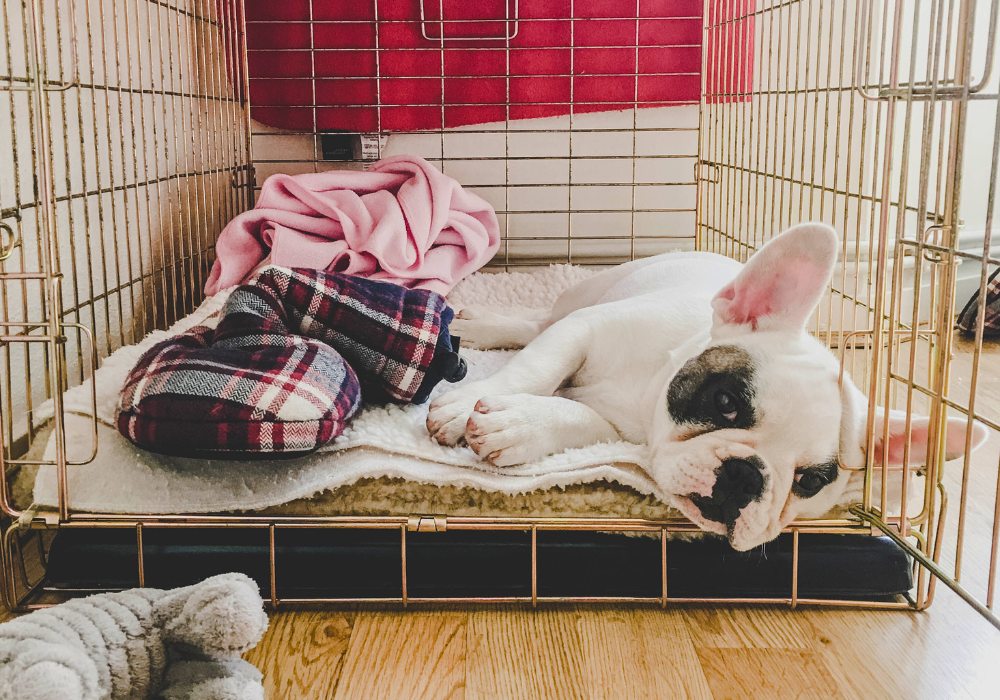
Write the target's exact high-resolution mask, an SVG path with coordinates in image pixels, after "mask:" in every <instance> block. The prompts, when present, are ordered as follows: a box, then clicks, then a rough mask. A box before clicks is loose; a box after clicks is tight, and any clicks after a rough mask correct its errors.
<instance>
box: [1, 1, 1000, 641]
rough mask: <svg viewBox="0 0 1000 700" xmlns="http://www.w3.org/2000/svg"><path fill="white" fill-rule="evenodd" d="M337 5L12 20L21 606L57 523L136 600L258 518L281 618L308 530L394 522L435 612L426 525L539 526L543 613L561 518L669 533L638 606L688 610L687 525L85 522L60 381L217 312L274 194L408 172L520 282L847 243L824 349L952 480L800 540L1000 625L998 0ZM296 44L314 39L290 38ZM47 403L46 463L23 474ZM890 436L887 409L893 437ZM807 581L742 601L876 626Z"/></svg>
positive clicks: (798, 526) (5, 426)
mask: <svg viewBox="0 0 1000 700" xmlns="http://www.w3.org/2000/svg"><path fill="white" fill-rule="evenodd" d="M332 5H341V4H337V3H333V4H329V3H315V2H311V1H309V0H301V1H289V2H284V3H264V2H255V1H253V0H245V1H241V0H216V1H213V0H128V1H127V2H114V1H113V0H90V1H87V0H75V1H74V2H67V3H59V5H58V7H57V4H56V3H55V2H54V0H23V1H22V0H5V2H4V3H3V9H2V14H0V26H2V33H3V36H4V39H5V51H4V52H2V53H0V114H3V115H4V123H3V125H0V138H3V139H4V142H3V143H2V144H0V259H2V270H0V304H2V306H3V316H4V319H3V331H2V332H3V335H2V336H0V364H2V368H3V371H2V372H0V416H2V430H0V439H2V441H3V444H2V445H0V460H2V461H0V467H2V469H3V474H4V475H5V476H6V477H7V478H4V479H0V506H2V508H3V510H4V512H5V513H6V514H7V515H8V517H9V518H11V519H12V521H11V524H10V525H9V526H8V527H7V528H6V530H5V533H4V537H3V548H2V554H3V561H2V564H3V572H4V580H5V585H4V587H3V590H4V597H5V600H6V602H7V603H8V604H9V605H11V606H16V605H28V606H30V605H31V604H32V600H33V596H32V594H33V592H34V591H35V590H36V589H37V588H38V586H40V585H42V584H43V583H44V570H43V569H44V567H43V568H42V570H40V572H38V573H35V572H32V571H29V567H28V566H27V565H26V564H25V560H26V558H27V557H26V552H27V551H28V549H29V547H28V544H29V542H31V541H34V542H35V543H37V544H41V543H42V540H43V538H42V537H40V535H44V534H45V533H46V532H47V531H50V530H54V529H55V530H58V529H61V528H128V529H131V530H134V532H135V537H136V543H137V575H138V581H139V583H140V584H143V583H145V582H146V580H145V570H144V558H143V557H144V554H143V552H144V550H143V536H144V533H145V532H148V530H149V529H155V528H201V527H207V528H214V527H244V528H254V529H257V530H259V531H260V532H261V533H262V536H265V537H267V539H268V542H269V543H270V557H269V562H268V569H269V575H270V579H271V583H272V586H271V602H272V603H273V604H275V605H278V604H281V603H290V602H321V601H315V600H309V601H295V600H285V599H281V598H280V597H279V596H278V594H277V592H276V591H277V589H276V587H275V585H274V582H275V581H276V579H277V578H278V577H279V576H280V565H279V563H278V562H276V558H275V545H274V543H275V538H276V537H280V533H281V531H282V530H284V529H290V528H318V529H324V528H326V529H330V528H372V529H384V530H396V531H398V532H399V541H400V558H401V562H400V565H401V575H402V582H403V583H402V588H401V591H400V595H399V596H398V597H394V598H392V601H393V602H398V603H402V604H408V603H414V602H419V601H418V600H417V599H414V598H413V597H412V596H410V595H408V590H407V583H406V571H407V564H406V552H407V549H406V537H407V533H408V532H426V531H436V530H441V529H444V528H447V529H450V530H463V529H464V530H520V531H525V532H528V533H530V536H531V542H532V548H531V552H532V558H531V568H530V571H526V572H525V575H526V576H529V577H530V581H531V584H532V586H531V590H532V595H531V596H530V597H525V598H524V599H523V600H524V602H530V603H538V602H539V601H544V600H547V599H546V598H545V597H544V596H539V595H538V591H537V556H538V551H537V546H536V542H537V533H538V532H539V531H545V530H553V529H555V530H589V531H617V532H621V531H627V532H643V533H646V534H651V535H653V536H656V537H659V538H660V541H661V543H662V544H661V563H662V570H663V572H664V575H663V580H662V590H661V592H660V595H658V596H656V597H655V598H649V599H642V600H644V601H647V602H653V603H657V604H663V605H666V604H670V603H673V602H683V601H684V600H688V601H690V600H692V599H679V598H677V597H675V596H672V595H671V594H670V590H669V586H668V582H667V577H666V574H665V572H666V561H667V557H668V551H669V538H670V535H672V534H674V533H689V532H693V531H695V530H696V528H694V526H693V525H692V524H690V523H687V522H684V521H681V520H670V521H662V522H659V521H656V522H653V521H641V520H622V519H615V520H611V519H600V518H576V519H569V518H511V517H505V516H503V515H502V514H497V515H487V514H484V515H483V516H482V517H475V518H470V517H449V516H448V514H439V515H435V516H422V515H419V514H414V515H413V516H410V517H395V516H393V517H388V516H387V517H347V516H338V517H333V516H331V517H313V518H306V517H291V516H288V517H277V516H273V517H263V516H246V517H242V516H223V515H220V516H200V515H188V516H158V515H153V514H147V515H139V516H117V515H113V514H107V513H81V512H73V511H71V509H70V508H69V507H68V494H67V493H66V489H67V483H66V473H67V472H66V470H67V469H72V468H73V466H74V461H76V462H84V461H87V459H86V455H84V456H83V459H76V453H75V452H74V453H73V455H72V457H73V458H72V459H71V455H70V453H69V450H68V446H67V445H66V444H65V438H64V432H63V419H64V412H63V407H62V403H61V395H62V392H63V391H64V390H65V389H66V388H68V387H69V386H72V385H75V384H78V383H80V382H81V381H82V380H84V379H85V378H87V377H88V376H90V374H91V373H92V372H93V371H94V369H95V368H96V367H97V366H98V364H99V362H100V361H101V359H103V358H104V357H106V356H107V355H108V354H109V353H110V352H112V351H113V350H114V349H116V348H118V347H120V346H122V345H125V344H128V343H132V342H134V341H136V340H138V339H139V338H141V337H142V336H143V335H145V333H146V332H147V331H149V330H151V329H153V328H161V327H164V326H166V325H168V324H169V323H171V322H173V321H174V320H176V319H177V318H179V317H181V316H183V315H184V314H186V313H188V312H189V311H191V310H192V309H193V307H194V305H195V304H196V303H197V301H198V300H199V298H200V289H201V287H202V286H203V283H204V281H205V277H206V275H207V270H208V267H209V265H210V263H211V261H212V255H213V243H214V238H215V236H216V234H217V232H218V231H219V230H220V229H221V227H222V225H223V224H224V223H225V221H227V220H228V219H229V218H230V217H231V216H233V215H234V214H235V213H237V212H238V211H241V210H243V209H245V208H246V207H248V206H250V205H252V202H253V200H254V195H255V192H256V190H257V186H258V185H259V183H260V182H261V181H262V180H263V178H264V177H266V176H267V175H268V174H271V173H273V172H292V173H294V172H312V171H318V170H323V169H328V168H363V167H365V164H366V163H367V162H369V161H371V160H374V159H375V158H378V157H380V156H382V155H385V154H392V153H398V152H408V153H415V154H417V155H422V156H424V157H426V158H428V159H429V160H431V162H433V163H435V164H436V165H437V166H439V167H440V168H441V169H442V170H443V171H444V172H445V173H448V174H450V175H453V176H455V177H456V178H458V179H460V180H461V181H463V183H464V184H466V186H467V187H469V189H472V190H473V191H475V192H478V193H479V194H481V195H482V196H484V197H485V198H486V199H487V200H488V201H490V202H491V203H492V204H493V205H494V206H495V207H496V209H497V213H498V215H499V216H500V219H501V223H502V229H503V245H502V248H501V251H500V253H499V254H498V256H497V258H496V259H495V260H494V261H493V263H492V265H493V266H495V267H504V268H507V269H511V268H517V267H521V266H533V265H539V264H548V263H551V262H576V263H583V264H596V265H605V264H611V263H616V262H621V261H624V260H628V259H632V258H634V257H638V256H643V255H649V254H653V253H658V252H662V251H665V250H673V249H691V248H695V247H697V248H698V249H701V250H711V251H717V252H721V253H724V254H726V255H729V256H732V257H735V258H738V259H741V260H742V259H745V258H746V257H747V256H748V255H749V254H750V253H751V252H752V251H753V250H754V249H755V248H756V247H758V246H759V245H760V244H761V243H763V242H764V241H765V240H767V238H768V237H769V236H771V235H773V234H774V233H776V232H777V231H779V230H781V229H782V228H783V227H785V226H787V225H789V224H792V223H795V222H797V221H800V220H806V219H822V220H824V221H828V222H830V223H832V224H833V225H834V226H835V227H836V228H837V229H838V231H840V232H841V234H842V237H843V243H842V249H841V262H840V265H839V267H838V269H837V272H836V275H835V279H834V283H833V286H832V289H831V291H830V294H829V297H828V299H827V300H826V301H825V302H824V303H823V304H822V307H821V310H820V313H819V314H818V316H817V318H816V320H815V326H814V329H815V332H816V333H817V335H819V336H820V337H822V338H824V339H825V340H826V341H827V342H828V343H829V344H830V346H831V348H833V349H835V350H836V351H837V352H839V353H841V356H842V358H843V368H844V372H845V373H849V374H850V375H851V376H852V377H853V378H854V380H855V381H856V382H857V383H858V384H859V386H861V387H863V388H864V389H866V390H867V392H868V395H869V402H870V407H873V406H875V405H889V406H893V407H895V408H898V409H901V410H904V411H907V412H912V411H920V412H923V413H927V414H929V415H931V416H932V417H933V418H934V420H932V427H931V435H930V437H929V440H930V444H932V445H934V446H936V449H934V450H931V457H930V459H929V460H928V463H927V464H926V465H911V466H908V467H906V468H905V469H903V470H902V471H901V472H899V473H892V474H890V473H889V472H887V471H884V472H883V473H882V474H881V477H882V478H881V484H883V488H882V489H881V490H880V491H878V492H873V491H872V489H871V485H872V483H873V481H874V476H875V474H874V469H873V468H872V467H871V466H869V467H868V470H867V478H866V485H867V487H866V489H865V490H864V493H863V494H860V495H859V503H858V504H857V506H856V507H855V508H853V509H852V512H851V516H850V517H845V518H843V519H833V520H823V521H811V522H799V523H794V524H793V525H792V526H790V528H789V530H790V531H791V533H792V536H793V538H794V546H795V552H796V553H797V551H798V543H799V541H800V538H801V537H807V536H809V535H810V534H812V533H818V532H823V533H829V532H834V533H856V534H859V535H864V534H871V533H873V532H879V533H881V532H884V533H886V534H888V535H889V536H890V537H892V538H893V539H895V540H897V542H899V543H900V544H901V545H902V546H904V547H905V548H906V549H907V551H908V552H909V553H910V554H912V556H913V557H914V560H915V566H916V569H917V574H918V575H917V579H916V580H917V585H916V586H915V589H914V591H913V597H912V599H911V600H900V601H898V602H896V603H889V604H887V605H888V606H890V607H913V608H919V609H922V608H925V607H927V606H928V605H930V603H931V601H932V600H933V597H934V591H935V585H936V581H938V580H941V581H943V582H944V583H945V584H947V585H948V586H950V587H952V588H954V589H955V590H956V591H958V592H959V594H960V595H962V596H963V597H964V598H966V600H968V601H969V602H970V604H972V605H974V606H975V607H977V609H979V610H980V611H981V612H983V613H984V614H986V615H988V616H989V617H990V618H991V620H992V621H993V622H994V623H995V624H1000V621H998V618H997V616H996V612H995V599H996V595H995V594H996V574H997V568H998V558H1000V557H998V532H1000V495H998V494H1000V492H998V489H1000V483H998V481H997V471H998V469H997V465H998V461H1000V455H998V450H1000V415H998V414H1000V410H998V408H1000V404H998V402H997V399H996V397H995V396H994V395H993V394H992V393H991V392H992V389H991V387H990V384H989V382H987V381H986V380H985V379H984V377H985V376H987V374H988V370H987V369H984V368H987V367H989V366H991V365H990V363H991V362H993V359H992V357H993V354H992V351H991V348H990V345H989V344H988V343H987V342H986V341H985V340H984V337H983V317H982V316H980V318H979V320H978V330H977V332H976V334H975V337H974V338H973V339H972V340H967V341H963V340H956V336H955V333H954V331H953V320H954V310H955V307H956V304H960V303H961V302H962V301H964V296H966V295H967V294H969V293H971V292H972V291H974V290H975V289H979V290H980V292H982V291H983V290H984V289H985V287H986V283H987V277H988V275H989V273H990V272H991V270H992V269H994V267H995V266H996V265H997V264H998V260H1000V258H998V255H997V251H996V249H995V248H994V247H993V245H992V239H991V236H992V225H993V204H994V195H995V186H996V181H997V177H996V175H997V162H998V157H997V155H998V152H1000V104H998V102H1000V90H998V87H997V85H998V77H997V75H995V72H996V71H995V70H994V69H995V67H996V66H995V64H996V60H997V59H996V53H995V50H994V49H995V39H996V25H997V14H998V13H997V7H996V3H978V4H977V3H975V2H974V0H930V1H929V2H927V3H919V4H913V3H903V2H899V1H897V2H882V3H876V2H874V0H855V1H853V2H852V1H849V0H828V1H826V2H823V1H822V0H780V1H779V0H706V2H705V3H704V6H702V4H701V3H700V2H697V3H691V2H687V1H686V0H635V2H633V3H620V2H604V1H602V0H593V1H588V0H558V1H556V0H552V1H549V2H532V0H499V1H498V2H494V1H493V0H488V1H487V0H484V1H483V2H480V3H458V2H452V1H451V0H448V1H445V0H413V1H412V2H408V3H387V2H384V1H382V0H370V2H369V3H355V4H353V5H352V6H351V8H350V9H349V10H342V12H346V13H347V14H342V15H338V16H332V15H331V14H330V10H329V7H330V6H332ZM344 5H346V4H344ZM692 28H693V29H692ZM286 33H291V35H293V36H296V37H298V38H297V39H296V41H297V42H298V43H296V44H295V45H294V46H292V45H283V44H282V43H281V41H280V40H279V39H276V37H280V36H283V35H284V34H286ZM303 42H305V43H303ZM529 51H534V52H541V54H540V55H544V57H546V59H547V60H546V61H540V60H536V59H533V58H531V57H530V56H529V55H528V52H529ZM668 55H669V57H670V58H669V60H668V58H667V56H668ZM529 59H530V60H529ZM548 59H550V60H548ZM344 66H349V67H344ZM692 86H693V87H692ZM473 88H475V89H473ZM275 96H278V97H275ZM987 144H989V145H988V148H989V150H988V151H987ZM985 153H988V154H989V155H988V156H985V157H984V154H985ZM987 163H988V165H987ZM48 400H50V401H52V402H53V403H54V408H55V411H54V418H53V419H52V421H51V426H48V427H51V429H52V430H53V432H54V434H55V436H56V438H55V452H54V455H53V456H52V457H51V459H43V458H40V457H37V456H33V457H27V456H26V454H27V451H28V447H29V445H30V444H31V443H32V442H34V441H35V439H36V437H37V435H38V433H39V431H40V430H42V429H43V427H45V426H43V425H41V424H40V423H41V422H40V421H39V420H36V418H35V416H36V414H38V413H39V407H40V406H41V405H42V403H43V402H45V401H48ZM947 415H961V416H965V417H967V418H968V419H969V423H968V425H969V429H968V433H967V434H968V436H971V419H972V418H975V419H976V420H979V421H980V422H982V423H983V424H985V425H986V426H988V427H989V428H990V430H991V439H990V442H989V443H988V445H987V447H986V448H984V449H983V450H981V451H979V452H977V453H976V455H974V456H973V455H972V454H971V453H970V451H969V450H966V454H965V456H964V458H963V459H962V460H961V461H955V462H953V463H950V464H949V465H948V466H947V468H946V466H945V464H944V460H943V451H942V448H943V434H942V430H941V427H940V426H941V425H942V421H941V419H943V418H944V417H945V416H947ZM877 437H878V436H877V435H876V427H875V424H874V423H873V422H871V421H870V424H869V426H868V446H869V448H871V447H872V445H873V444H874V441H875V440H876V439H877ZM969 439H971V437H967V440H969ZM94 440H95V443H96V428H95V432H94ZM967 444H968V443H967ZM84 451H85V452H86V450H84ZM93 451H94V454H96V444H95V445H94V450H93ZM870 452H871V449H869V453H870ZM92 458H93V457H92V456H91V459H92ZM39 463H46V464H53V465H55V466H56V468H57V469H58V471H59V474H60V475H61V478H60V495H61V499H60V503H61V505H60V508H58V509H57V510H56V511H54V512H42V511H29V512H20V511H18V510H16V509H15V507H14V506H13V503H12V501H11V494H10V493H9V491H10V486H9V484H10V474H11V472H12V470H15V469H18V468H20V467H23V466H27V465H29V464H39ZM918 475H919V476H921V477H922V478H914V477H916V476H918ZM897 483H898V485H899V494H898V495H897V491H896V489H894V488H890V487H891V486H892V485H893V484H897ZM949 499H950V500H949ZM949 504H950V505H949ZM39 551H40V557H39V558H40V559H41V560H44V547H41V549H40V550H39ZM795 562H796V564H795V565H793V567H792V571H791V572H790V578H791V581H790V590H791V594H790V595H789V596H788V597H785V598H781V599H777V600H775V599H767V600H757V601H747V600H743V601H742V602H761V603H765V602H766V603H775V602H777V603H779V604H785V605H791V606H793V607H794V606H797V605H800V604H805V603H816V604H826V605H831V604H832V605H872V604H871V603H862V602H858V601H847V600H843V601H829V600H824V601H811V600H805V599H803V598H801V597H800V596H799V595H798V584H797V582H798V569H797V557H796V559H795ZM928 574H934V576H929V575H928ZM465 600H474V601H478V602H485V599H465ZM490 600H499V599H490ZM519 600H520V599H519ZM558 600H572V601H579V600H581V599H577V598H559V599H558ZM603 600H618V599H616V598H609V599H603ZM621 600H633V599H631V598H621ZM322 602H330V601H322ZM434 602H440V599H434ZM699 602H704V601H702V600H701V599H699ZM711 602H717V603H718V602H731V601H723V600H718V599H713V600H712V601H711ZM883 605H886V604H883Z"/></svg>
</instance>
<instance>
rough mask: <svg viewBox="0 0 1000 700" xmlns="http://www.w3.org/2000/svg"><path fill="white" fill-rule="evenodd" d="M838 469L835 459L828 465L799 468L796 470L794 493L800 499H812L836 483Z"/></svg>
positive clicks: (793, 483) (793, 484)
mask: <svg viewBox="0 0 1000 700" xmlns="http://www.w3.org/2000/svg"><path fill="white" fill-rule="evenodd" d="M838 468H839V467H838V465H837V460H835V459H833V460H830V461H829V462H827V463H826V464H817V465H814V466H810V467H799V468H798V469H796V470H795V481H793V482H792V493H794V494H795V495H796V496H798V497H799V498H812V497H813V496H815V495H816V494H818V493H819V492H820V491H822V490H823V488H824V487H825V486H827V485H828V484H832V483H833V482H834V481H836V479H837V470H838Z"/></svg>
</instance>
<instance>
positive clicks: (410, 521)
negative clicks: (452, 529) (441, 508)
mask: <svg viewBox="0 0 1000 700" xmlns="http://www.w3.org/2000/svg"><path fill="white" fill-rule="evenodd" d="M447 530H448V518H446V517H445V516H443V515H411V516H410V517H409V518H407V520H406V531H407V532H446V531H447Z"/></svg>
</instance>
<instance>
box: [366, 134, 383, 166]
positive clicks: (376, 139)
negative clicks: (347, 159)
mask: <svg viewBox="0 0 1000 700" xmlns="http://www.w3.org/2000/svg"><path fill="white" fill-rule="evenodd" d="M388 140H389V137H388V136H387V135H386V134H361V159H362V160H378V159H379V158H380V157H381V155H382V151H383V150H384V149H385V144H386V142H388Z"/></svg>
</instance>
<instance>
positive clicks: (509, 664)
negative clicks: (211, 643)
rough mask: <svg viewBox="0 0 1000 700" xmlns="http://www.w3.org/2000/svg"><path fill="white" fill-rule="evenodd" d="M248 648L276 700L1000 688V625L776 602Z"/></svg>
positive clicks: (364, 618)
mask: <svg viewBox="0 0 1000 700" xmlns="http://www.w3.org/2000/svg"><path fill="white" fill-rule="evenodd" d="M248 658H249V659H250V660H251V661H252V662H253V663H255V664H257V665H258V666H259V667H260V668H261V670H263V672H264V674H265V677H266V681H267V687H268V697H269V698H282V699H284V698H288V699H298V698H642V697H655V698H675V697H676V698H683V697H690V698H715V699H716V700H722V699H723V698H747V697H757V698H865V699H872V698H935V699H939V698H958V697H974V698H996V697H1000V631H997V630H996V629H995V628H993V627H992V626H991V625H989V624H988V623H987V622H986V621H985V620H983V619H981V618H980V617H979V616H978V615H977V614H976V613H974V612H973V611H972V610H971V609H969V608H968V607H967V606H965V605H964V603H962V602H961V601H960V600H958V599H957V598H956V597H955V596H953V595H952V594H951V593H950V592H949V591H941V592H939V595H938V599H937V601H936V602H935V605H934V607H932V609H931V610H930V611H928V612H925V613H909V612H896V611H889V612H880V611H870V610H828V609H824V610H819V609H810V610H796V611H791V610H785V609H774V608H757V607H754V608H746V607H744V608H690V607H677V608H673V609H668V610H660V609H649V608H637V607H603V608H593V607H575V608H548V609H539V610H535V611H532V610H527V609H523V608H500V609H496V608H479V609H474V610H469V609H461V610H444V609H442V610H411V611H407V612H398V611H372V610H356V611H339V612H331V611H309V610H304V611H292V612H281V613H277V614H274V615H272V619H271V627H270V629H269V631H268V633H267V636H266V637H265V639H264V640H263V641H262V642H261V644H260V645H259V646H258V647H257V648H256V649H255V650H253V651H252V652H251V653H250V654H249V655H248Z"/></svg>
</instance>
